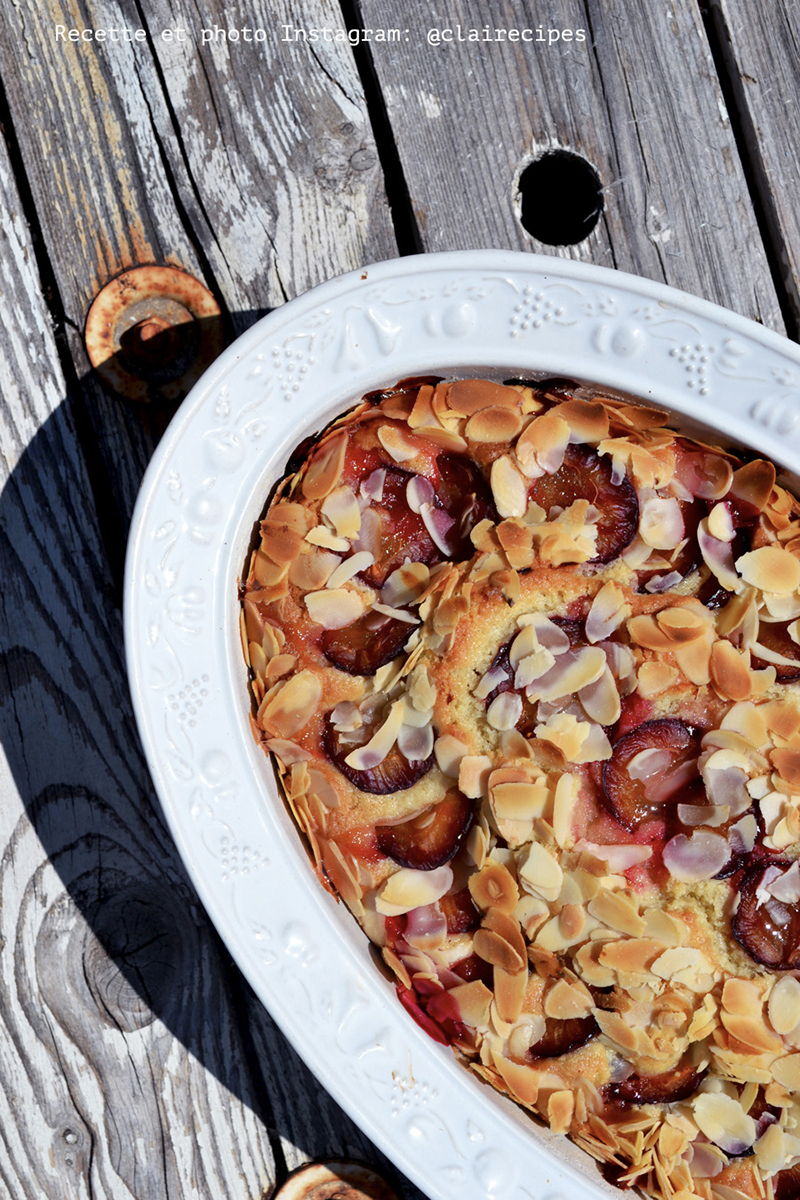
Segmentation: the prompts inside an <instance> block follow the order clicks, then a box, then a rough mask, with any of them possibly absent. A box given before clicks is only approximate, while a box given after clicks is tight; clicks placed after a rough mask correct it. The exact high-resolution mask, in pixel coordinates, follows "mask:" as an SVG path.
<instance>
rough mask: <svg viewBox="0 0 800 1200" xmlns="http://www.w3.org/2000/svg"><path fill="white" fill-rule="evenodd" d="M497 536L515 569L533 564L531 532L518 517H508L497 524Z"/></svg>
mask: <svg viewBox="0 0 800 1200" xmlns="http://www.w3.org/2000/svg"><path fill="white" fill-rule="evenodd" d="M497 538H498V541H499V542H500V545H501V546H502V547H503V550H504V551H505V554H506V558H507V559H508V561H509V564H510V565H511V566H512V567H513V568H514V569H515V570H516V571H523V570H526V569H527V568H528V567H531V566H533V534H532V532H531V530H530V529H529V528H527V526H526V525H524V524H523V523H522V522H521V521H520V520H519V518H517V517H509V518H508V520H506V521H501V522H500V524H499V525H498V526H497Z"/></svg>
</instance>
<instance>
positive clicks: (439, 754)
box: [433, 733, 475, 799]
mask: <svg viewBox="0 0 800 1200" xmlns="http://www.w3.org/2000/svg"><path fill="white" fill-rule="evenodd" d="M468 751H469V747H468V746H465V745H464V743H463V742H460V741H459V740H458V738H455V737H453V735H452V734H450V733H444V734H442V736H441V737H438V738H437V739H436V741H435V743H434V746H433V752H434V754H435V755H436V763H437V766H438V767H439V770H440V771H441V772H442V774H443V775H447V776H449V778H450V779H458V776H459V767H460V764H461V760H462V759H463V758H464V757H465V755H466V754H467V753H468ZM462 791H463V788H462ZM471 799H475V797H474V796H473V797H471Z"/></svg>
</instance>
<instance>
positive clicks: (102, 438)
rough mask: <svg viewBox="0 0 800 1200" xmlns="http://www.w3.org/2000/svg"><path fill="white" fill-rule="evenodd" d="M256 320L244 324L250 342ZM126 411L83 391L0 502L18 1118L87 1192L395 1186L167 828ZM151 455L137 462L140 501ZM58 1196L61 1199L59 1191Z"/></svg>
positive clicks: (167, 410)
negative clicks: (221, 930) (130, 627)
mask: <svg viewBox="0 0 800 1200" xmlns="http://www.w3.org/2000/svg"><path fill="white" fill-rule="evenodd" d="M259 315H261V314H256V313H253V314H244V313H241V314H237V318H236V321H235V328H236V330H237V332H239V331H241V330H242V329H243V328H245V327H246V326H247V324H250V323H252V320H255V319H256V318H257V317H258V316H259ZM161 336H163V337H164V338H165V339H169V338H170V337H171V336H173V335H170V334H168V333H163V334H161V333H156V334H155V337H161ZM219 340H220V345H221V341H222V339H219ZM181 345H182V344H181V343H179V346H178V348H179V350H180V349H181ZM149 349H150V350H151V351H155V350H157V349H158V347H156V346H154V347H150V348H149ZM172 349H174V342H173V344H172ZM119 403H120V401H119V400H113V399H110V398H109V397H108V396H107V395H106V396H103V395H101V394H100V393H99V391H98V387H97V381H96V379H94V377H93V376H91V375H90V376H87V377H85V378H84V379H83V380H81V381H80V382H79V383H78V384H77V385H76V386H75V388H74V389H73V390H72V392H71V394H69V395H67V396H66V397H65V398H64V399H63V402H62V403H61V404H60V405H58V407H57V408H56V409H55V411H54V412H53V414H52V416H50V418H49V419H48V420H47V421H46V422H45V423H44V424H43V425H42V426H41V427H40V428H39V430H38V432H37V433H36V434H35V436H34V437H33V438H32V439H31V441H30V442H29V444H28V445H27V447H26V448H25V449H24V451H23V452H22V453H21V454H20V456H19V458H18V460H17V461H16V463H14V465H13V468H12V469H11V470H10V472H9V474H8V476H7V479H6V482H5V485H4V486H3V489H2V492H1V493H0V565H1V566H2V577H3V587H2V609H1V610H0V739H2V746H3V754H4V757H5V765H3V766H2V767H0V771H2V775H0V778H4V779H5V790H6V792H7V802H6V804H5V806H4V808H5V813H4V818H3V824H2V826H1V827H2V829H3V835H2V838H3V840H2V847H3V853H2V858H1V859H0V958H2V963H3V969H2V970H1V971H0V1011H1V1012H2V1019H3V1022H4V1024H5V1027H6V1031H5V1033H2V1032H0V1037H2V1038H3V1040H4V1041H6V1043H7V1045H6V1049H5V1051H4V1055H5V1061H6V1063H10V1062H13V1064H14V1065H13V1066H12V1067H9V1068H8V1072H9V1073H8V1075H7V1076H6V1075H4V1076H3V1083H4V1086H5V1087H6V1089H7V1090H13V1084H14V1073H15V1072H19V1076H20V1078H22V1077H23V1076H24V1077H25V1078H26V1079H27V1080H28V1081H29V1085H30V1087H32V1088H33V1090H34V1093H35V1096H36V1105H35V1106H32V1110H31V1112H30V1113H25V1112H20V1117H19V1120H20V1123H21V1124H22V1125H24V1124H25V1123H26V1122H27V1121H30V1122H31V1131H29V1132H30V1139H31V1144H34V1141H33V1139H34V1136H35V1137H36V1138H37V1139H38V1138H40V1131H41V1128H42V1126H41V1120H42V1114H43V1116H44V1119H45V1121H46V1122H47V1124H48V1126H49V1127H50V1128H51V1130H52V1139H53V1147H52V1149H53V1154H52V1157H53V1159H54V1161H55V1162H56V1163H57V1164H58V1165H60V1166H61V1167H62V1169H63V1170H64V1171H65V1172H67V1173H68V1174H69V1176H70V1177H73V1176H75V1175H76V1174H77V1175H78V1177H80V1176H84V1177H85V1179H86V1181H87V1182H86V1183H85V1184H84V1186H85V1187H88V1180H89V1175H90V1173H92V1172H96V1171H98V1170H101V1171H103V1172H107V1173H110V1174H111V1175H113V1176H116V1177H118V1178H119V1179H120V1180H122V1181H123V1182H124V1184H125V1185H126V1187H127V1188H128V1189H129V1192H130V1194H133V1195H136V1196H166V1195H184V1194H188V1191H189V1190H190V1188H189V1186H188V1182H187V1181H188V1180H189V1178H191V1181H192V1187H193V1188H196V1189H198V1194H202V1195H209V1196H211V1195H213V1196H215V1197H220V1198H224V1197H227V1196H234V1195H236V1196H237V1197H238V1196H245V1195H247V1196H251V1197H254V1198H255V1197H258V1196H260V1195H261V1193H262V1191H263V1188H264V1179H265V1178H266V1179H268V1180H270V1181H272V1180H275V1179H277V1181H278V1182H280V1181H281V1180H282V1178H283V1177H284V1176H285V1174H286V1172H287V1170H288V1169H290V1168H292V1167H294V1166H296V1165H297V1164H298V1163H299V1162H300V1161H302V1158H303V1157H306V1156H308V1157H318V1156H321V1155H339V1156H345V1157H357V1158H361V1159H368V1160H370V1161H372V1162H373V1163H375V1164H376V1165H377V1166H378V1169H380V1170H383V1171H384V1172H386V1173H388V1174H389V1175H390V1176H391V1174H392V1172H391V1168H390V1167H389V1165H388V1164H387V1163H386V1160H385V1159H384V1158H383V1157H382V1156H381V1155H380V1154H379V1153H378V1152H377V1150H375V1149H374V1147H372V1145H371V1143H370V1142H369V1141H368V1140H367V1138H366V1137H365V1136H364V1135H362V1134H361V1133H360V1131H359V1130H358V1129H357V1128H356V1127H355V1126H354V1125H353V1124H352V1122H350V1121H349V1120H348V1118H346V1117H345V1116H344V1114H342V1112H341V1111H340V1110H339V1108H338V1106H337V1105H336V1104H335V1103H334V1102H333V1101H332V1100H331V1099H329V1098H328V1097H327V1095H326V1094H325V1093H324V1092H323V1091H322V1089H321V1088H320V1087H319V1086H318V1085H317V1084H316V1083H315V1082H314V1081H313V1079H312V1078H311V1076H310V1074H309V1073H308V1071H307V1070H306V1068H305V1067H304V1065H303V1064H302V1063H301V1061H300V1060H299V1059H298V1057H297V1055H296V1054H295V1053H294V1051H293V1050H292V1049H291V1047H290V1046H289V1045H288V1044H287V1043H286V1041H285V1039H284V1038H283V1037H282V1035H281V1034H280V1033H279V1032H278V1030H277V1029H276V1028H275V1026H274V1025H273V1023H272V1021H271V1019H270V1018H269V1016H268V1014H267V1013H266V1011H265V1010H264V1009H263V1008H262V1007H261V1005H260V1004H259V1003H258V1001H257V1000H256V999H255V997H254V996H253V994H252V992H251V991H250V989H249V987H248V986H247V984H246V983H245V981H244V979H243V978H242V976H241V975H240V973H239V972H238V970H237V968H236V967H235V966H234V964H233V963H232V961H231V959H230V957H229V955H228V954H227V952H226V950H225V949H224V947H223V946H222V944H221V943H220V941H219V939H218V937H217V935H216V933H215V932H214V930H213V928H212V926H211V924H210V922H209V920H208V919H207V917H206V915H205V913H204V911H203V909H202V907H201V905H200V903H199V901H198V900H197V897H196V895H195V893H194V891H193V889H192V886H191V883H190V882H189V880H188V877H187V875H186V873H185V871H184V869H183V865H182V863H181V861H180V859H179V857H178V854H177V851H176V849H175V847H174V845H173V843H172V841H171V838H170V836H169V834H168V832H167V830H166V827H165V825H164V823H163V820H162V817H161V812H160V808H159V805H158V802H157V799H156V797H155V795H154V792H153V788H152V784H151V781H150V778H149V775H148V772H147V768H146V766H145V762H144V757H143V753H142V749H141V746H140V744H139V740H138V736H137V732H136V727H135V723H134V719H133V715H132V710H131V703H130V698H129V694H128V689H127V680H126V674H125V663H124V655H123V640H122V622H121V616H120V611H119V606H118V604H117V602H116V599H115V587H114V582H115V581H114V580H113V579H112V574H111V572H110V570H109V562H117V563H121V554H122V551H123V550H124V540H125V535H126V532H127V529H126V527H125V524H124V522H125V520H126V519H127V516H128V515H129V514H127V513H123V514H122V516H121V517H120V518H119V519H118V520H115V521H111V522H109V521H108V520H106V521H105V522H103V520H100V521H98V515H97V514H100V516H101V517H103V518H104V517H107V516H108V513H109V511H111V510H112V509H115V506H116V509H118V508H119V500H118V497H119V487H118V486H117V485H118V483H119V480H117V479H116V478H115V477H114V472H115V470H118V469H119V466H118V464H119V459H117V460H116V463H113V464H112V463H110V462H109V461H108V460H107V459H105V460H104V461H103V456H102V455H98V453H97V447H98V446H99V445H100V446H102V445H104V444H108V443H109V442H110V441H113V439H114V438H115V437H118V436H119V435H118V432H117V431H118V430H119V429H120V428H121V425H120V420H119V414H118V413H117V412H115V405H117V404H119ZM177 403H178V400H177V397H175V396H172V397H170V396H168V395H159V396H156V397H155V398H154V399H153V400H152V401H151V402H150V403H149V404H147V405H139V406H138V408H137V409H136V410H134V408H133V407H132V406H131V408H130V410H129V411H128V412H127V413H126V414H125V419H126V420H127V421H129V422H133V423H134V424H137V423H138V424H139V425H140V426H141V428H142V436H141V445H150V446H151V447H152V446H154V445H155V443H156V442H157V441H158V437H159V436H160V434H161V433H162V432H163V430H164V429H165V428H166V425H167V423H168V421H169V418H170V417H171V416H172V415H173V412H174V410H175V407H176V405H177ZM115 422H116V424H115ZM84 447H85V448H86V451H87V452H86V454H84ZM142 458H143V456H142V455H141V454H140V455H139V458H138V459H137V458H136V456H135V455H132V456H131V459H130V461H131V466H130V477H129V478H128V479H127V480H126V485H127V488H128V491H129V493H130V494H131V495H133V494H134V493H135V490H136V487H137V486H138V482H139V478H140V475H141V472H142V470H143V468H144V465H145V464H144V462H143V461H141V460H142ZM87 461H88V462H89V464H90V469H91V473H92V479H91V483H90V482H89V478H88V476H87V469H86V463H87ZM104 472H105V473H104ZM101 530H102V533H103V535H104V537H105V538H106V539H108V538H109V536H110V537H111V538H112V539H114V538H116V539H118V544H115V545H109V544H108V542H107V540H106V541H104V540H103V537H101ZM109 531H110V532H109ZM12 783H13V786H12ZM14 791H16V792H17V793H18V794H19V796H20V797H21V801H22V805H23V806H24V812H23V811H22V810H21V809H20V807H19V805H18V804H17V801H16V799H15V798H14V795H13V793H14ZM9 1039H10V1040H9ZM26 1086H27V1085H26ZM26 1094H27V1093H26ZM34 1108H35V1109H37V1113H38V1115H34V1111H33V1109H34ZM243 1109H244V1110H249V1112H250V1113H252V1114H254V1115H255V1117H256V1120H253V1119H252V1118H251V1117H249V1116H248V1115H247V1111H244V1112H243V1111H242V1110H243ZM201 1126H202V1137H199V1136H198V1134H197V1130H198V1129H199V1128H200V1127H201ZM34 1129H35V1130H36V1134H35V1135H34V1133H33V1130H34ZM35 1144H39V1143H38V1142H36V1143H35ZM292 1147H297V1148H298V1150H299V1154H298V1153H295V1151H294V1150H293V1149H292ZM47 1157H48V1156H47V1152H46V1150H45V1151H44V1152H42V1147H41V1146H39V1154H38V1158H39V1159H40V1160H41V1163H42V1164H44V1163H45V1161H46V1160H47ZM226 1163H227V1165H224V1164H226ZM39 1169H40V1170H41V1171H42V1172H44V1171H45V1167H44V1165H42V1166H41V1168H39ZM50 1169H51V1168H49V1167H48V1168H47V1170H48V1171H49V1170H50ZM47 1178H48V1179H49V1175H48V1177H47ZM395 1179H396V1176H395ZM41 1185H42V1186H41V1193H42V1194H49V1192H48V1188H49V1186H50V1185H49V1184H48V1182H47V1179H45V1176H44V1174H43V1175H42V1180H41ZM70 1186H73V1185H72V1184H71V1185H70ZM398 1191H399V1192H400V1193H401V1194H403V1195H405V1196H407V1197H412V1196H419V1193H418V1192H416V1189H414V1188H413V1187H412V1186H411V1185H409V1184H404V1183H401V1184H400V1185H399V1187H398Z"/></svg>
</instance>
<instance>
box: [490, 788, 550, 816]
mask: <svg viewBox="0 0 800 1200" xmlns="http://www.w3.org/2000/svg"><path fill="white" fill-rule="evenodd" d="M489 794H490V797H491V801H492V809H493V811H494V814H495V816H496V817H497V819H498V821H532V820H533V819H534V818H535V817H540V816H542V814H543V812H544V807H545V805H546V803H547V797H548V789H547V780H546V779H545V778H544V777H542V778H541V779H536V780H531V779H526V780H524V781H521V782H519V783H495V782H494V781H493V778H492V777H490V779H489Z"/></svg>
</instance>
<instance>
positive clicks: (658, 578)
mask: <svg viewBox="0 0 800 1200" xmlns="http://www.w3.org/2000/svg"><path fill="white" fill-rule="evenodd" d="M682 579H683V576H682V575H681V573H680V571H670V572H669V573H668V574H667V575H653V576H651V578H650V579H648V580H647V583H646V584H645V585H644V590H645V591H646V592H650V593H651V594H653V595H659V596H660V595H661V594H662V593H664V592H669V591H671V590H672V589H673V588H675V587H677V586H678V584H679V583H680V582H681V580H682Z"/></svg>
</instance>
